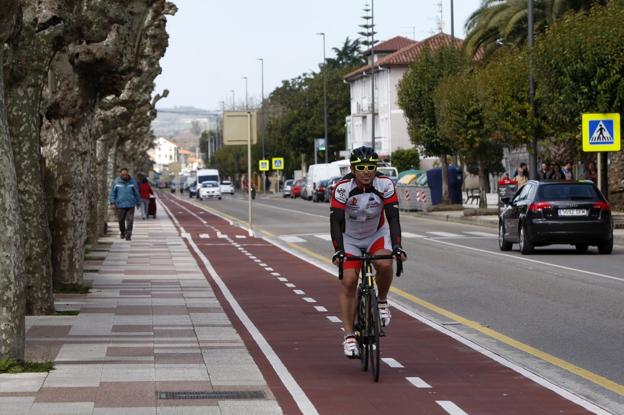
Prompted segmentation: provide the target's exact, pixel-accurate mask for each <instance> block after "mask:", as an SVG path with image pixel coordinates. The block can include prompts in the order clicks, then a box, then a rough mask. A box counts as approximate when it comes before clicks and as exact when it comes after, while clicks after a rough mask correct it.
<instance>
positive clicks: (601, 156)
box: [596, 152, 609, 199]
mask: <svg viewBox="0 0 624 415" xmlns="http://www.w3.org/2000/svg"><path fill="white" fill-rule="evenodd" d="M596 158H597V160H598V166H597V170H598V189H600V191H601V192H602V194H603V195H604V197H606V198H607V199H609V176H608V173H607V172H608V170H609V169H608V164H609V163H608V160H609V153H605V152H602V153H598V157H596Z"/></svg>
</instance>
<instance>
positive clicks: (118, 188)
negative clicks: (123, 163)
mask: <svg viewBox="0 0 624 415" xmlns="http://www.w3.org/2000/svg"><path fill="white" fill-rule="evenodd" d="M138 187H139V186H138V184H137V182H136V180H134V179H133V178H132V177H130V174H129V173H128V169H126V168H122V169H121V170H119V177H117V178H116V179H115V181H114V182H113V188H112V189H111V192H110V195H109V196H108V203H110V205H111V206H113V207H114V208H116V209H117V220H118V221H119V232H120V235H119V236H120V238H121V239H124V238H125V239H126V241H129V240H130V239H131V238H132V225H133V223H134V209H135V207H136V208H139V206H140V204H141V197H140V195H139V190H138Z"/></svg>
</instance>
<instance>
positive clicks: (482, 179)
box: [477, 155, 488, 209]
mask: <svg viewBox="0 0 624 415" xmlns="http://www.w3.org/2000/svg"><path fill="white" fill-rule="evenodd" d="M477 160H478V163H479V190H480V191H481V197H480V198H479V208H480V209H485V208H487V190H488V189H487V187H488V186H487V173H486V171H485V162H484V161H483V157H481V155H479V156H477Z"/></svg>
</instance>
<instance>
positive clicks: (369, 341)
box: [338, 249, 403, 382]
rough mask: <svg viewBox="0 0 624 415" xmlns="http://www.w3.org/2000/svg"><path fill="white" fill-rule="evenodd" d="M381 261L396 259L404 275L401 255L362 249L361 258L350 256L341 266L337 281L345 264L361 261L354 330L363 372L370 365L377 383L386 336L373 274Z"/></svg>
mask: <svg viewBox="0 0 624 415" xmlns="http://www.w3.org/2000/svg"><path fill="white" fill-rule="evenodd" d="M379 259H396V263H397V269H396V276H397V277H399V276H401V274H402V273H403V262H402V261H401V258H400V256H398V255H371V254H370V253H368V252H367V251H366V249H362V255H361V256H347V257H345V258H344V259H343V260H342V261H340V263H339V265H338V278H339V279H341V280H342V275H343V263H344V261H362V268H361V269H360V283H359V284H358V289H357V316H356V318H355V324H354V329H355V330H354V331H355V337H356V339H357V342H358V347H359V349H360V364H361V367H362V370H363V371H365V372H366V371H368V367H369V364H370V368H371V373H372V375H373V380H374V381H375V382H379V370H380V365H379V364H380V361H381V347H380V341H379V339H380V337H383V336H384V335H385V334H384V332H383V329H382V324H381V318H380V317H379V308H378V304H377V291H376V285H375V274H374V273H373V269H374V268H373V261H376V260H379Z"/></svg>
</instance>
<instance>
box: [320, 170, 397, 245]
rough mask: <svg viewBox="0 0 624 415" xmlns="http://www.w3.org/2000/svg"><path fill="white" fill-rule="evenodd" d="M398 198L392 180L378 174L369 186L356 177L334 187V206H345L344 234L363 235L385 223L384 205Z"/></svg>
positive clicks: (357, 237) (332, 204)
mask: <svg viewBox="0 0 624 415" xmlns="http://www.w3.org/2000/svg"><path fill="white" fill-rule="evenodd" d="M397 201H398V198H397V194H396V191H395V189H394V184H393V183H392V180H390V178H389V177H386V176H381V175H377V176H375V177H374V178H373V181H372V183H371V184H370V185H369V186H368V187H366V188H361V187H358V185H357V184H356V183H355V179H354V178H346V179H344V180H341V181H339V182H338V183H337V184H336V187H335V188H334V193H333V195H332V201H331V207H332V208H339V209H344V210H345V229H344V234H345V235H348V236H349V237H351V238H354V239H364V238H368V237H370V236H371V235H373V234H375V232H377V230H379V229H381V228H382V227H383V226H384V224H385V223H386V221H385V215H384V211H383V209H384V206H385V205H387V204H389V203H393V202H397Z"/></svg>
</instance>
